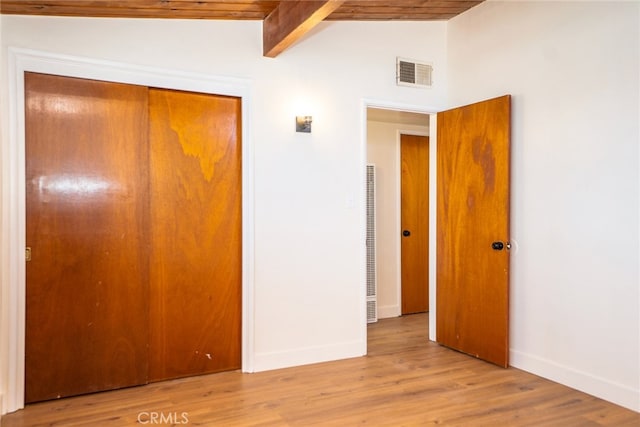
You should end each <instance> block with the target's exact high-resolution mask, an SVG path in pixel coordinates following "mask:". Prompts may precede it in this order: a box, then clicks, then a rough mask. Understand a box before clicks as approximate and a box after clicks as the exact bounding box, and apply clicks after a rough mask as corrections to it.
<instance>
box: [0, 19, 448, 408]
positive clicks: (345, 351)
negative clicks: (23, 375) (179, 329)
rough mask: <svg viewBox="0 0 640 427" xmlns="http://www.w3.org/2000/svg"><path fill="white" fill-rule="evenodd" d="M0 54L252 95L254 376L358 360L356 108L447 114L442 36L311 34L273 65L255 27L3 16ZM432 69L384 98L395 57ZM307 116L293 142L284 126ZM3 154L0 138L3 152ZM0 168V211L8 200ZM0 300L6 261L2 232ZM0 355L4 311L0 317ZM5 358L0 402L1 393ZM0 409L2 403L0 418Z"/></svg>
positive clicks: (361, 339) (3, 382) (412, 28)
mask: <svg viewBox="0 0 640 427" xmlns="http://www.w3.org/2000/svg"><path fill="white" fill-rule="evenodd" d="M0 22H1V25H2V27H1V28H2V51H1V55H2V68H3V70H6V69H7V68H8V62H7V48H8V47H9V46H11V47H17V48H28V49H35V50H40V51H47V52H51V53H56V54H65V55H73V56H79V57H87V58H93V59H100V60H109V61H116V62H119V63H124V64H133V65H141V66H148V67H155V68H160V69H168V70H179V71H184V72H189V73H200V74H203V75H213V76H229V77H240V78H244V79H247V80H249V81H250V82H251V88H252V89H251V99H252V102H251V111H249V120H250V123H249V128H250V132H251V136H252V140H251V141H245V144H250V146H251V149H252V153H251V155H252V157H253V162H254V167H253V171H252V172H253V177H254V182H253V194H252V197H253V200H254V206H255V209H254V212H252V213H251V214H252V221H253V224H254V228H255V235H254V248H253V250H254V254H255V263H254V266H253V271H254V275H255V277H254V289H255V294H254V295H253V297H254V303H255V310H254V312H253V313H251V315H252V316H253V318H254V320H255V324H254V327H255V329H254V330H255V335H254V336H253V337H252V344H253V347H254V354H253V362H254V366H253V369H255V370H264V369H272V368H278V367H282V366H290V365H297V364H304V363H311V362H319V361H324V360H331V359H337V358H343V357H351V356H358V355H361V354H363V353H364V351H365V348H366V323H365V320H366V317H365V311H364V308H365V298H364V297H365V288H364V198H363V196H364V170H363V167H362V166H363V165H364V162H365V158H364V153H365V148H364V135H363V132H364V131H363V120H364V117H363V108H362V105H363V99H375V100H380V101H382V102H383V103H384V102H390V103H400V104H407V105H416V106H422V107H424V108H425V109H430V110H436V109H439V108H442V107H443V106H444V103H445V90H446V61H445V59H446V55H445V47H446V43H445V38H446V24H445V23H441V22H437V23H416V22H413V23H412V22H405V23H392V22H387V23H323V24H321V25H320V26H319V27H318V28H317V29H315V30H314V31H313V34H311V35H309V36H307V37H306V38H305V40H303V41H302V42H301V43H299V44H298V45H296V46H294V47H292V48H291V49H290V50H287V51H286V52H285V53H283V54H282V55H280V56H279V57H278V58H276V59H269V58H263V57H262V53H261V52H262V43H261V40H262V32H261V30H262V28H261V23H260V22H255V21H245V22H238V21H181V20H136V19H121V20H118V19H82V18H45V17H20V16H8V15H3V16H1V17H0ZM396 56H404V57H409V58H415V59H423V60H426V61H430V62H433V64H434V68H435V71H434V81H435V86H434V88H433V89H431V90H430V91H428V92H426V93H425V91H422V90H415V89H411V88H406V87H397V86H396V85H395V57H396ZM8 84H9V83H8V78H7V77H6V74H3V75H2V81H1V86H0V100H1V105H0V107H1V111H2V115H1V116H0V122H1V123H6V122H7V121H8V118H9V116H8V108H9V107H8V102H9V101H8V98H9V96H8V90H9V87H8ZM296 114H305V115H306V114H311V115H313V133H312V134H310V135H309V134H296V133H295V132H294V116H295V115H296ZM9 144H10V141H9V138H8V135H7V133H6V132H3V133H2V152H3V153H6V152H7V147H8V145H9ZM8 170H9V164H8V163H7V160H6V159H3V163H2V179H3V187H2V203H3V207H2V208H3V212H4V210H5V209H6V206H7V202H8V200H9V199H10V198H11V197H15V194H13V193H12V192H11V191H10V188H9V187H8V184H7V180H8V178H9V172H8ZM2 227H3V228H2V235H3V240H2V259H1V260H0V261H1V262H2V267H3V270H2V271H3V273H2V274H3V276H2V295H5V293H6V292H7V289H8V286H9V280H8V278H7V277H6V273H5V272H6V269H5V267H7V268H8V262H9V261H8V257H9V255H8V254H9V253H10V251H21V250H23V248H12V247H9V244H8V241H7V239H6V237H5V236H6V235H7V234H8V225H7V224H6V222H3V225H2ZM2 310H3V311H2V313H3V317H2V322H3V324H2V325H0V326H1V327H2V328H1V329H0V331H3V333H2V340H1V341H0V345H1V346H2V347H1V348H2V351H3V353H2V355H3V356H4V354H5V353H4V351H6V346H7V342H8V340H7V332H6V331H5V329H6V318H5V317H4V314H5V313H6V310H7V306H6V304H5V305H4V306H3V307H2ZM6 360H7V359H6V358H4V357H3V358H2V359H0V368H1V370H0V375H1V376H0V386H1V388H0V390H4V391H6V387H7V373H6V369H7V365H6V363H7V362H6ZM7 409H15V408H7V399H6V398H5V407H4V408H3V411H6V410H7Z"/></svg>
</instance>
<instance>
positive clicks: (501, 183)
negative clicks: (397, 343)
mask: <svg viewBox="0 0 640 427" xmlns="http://www.w3.org/2000/svg"><path fill="white" fill-rule="evenodd" d="M509 144H510V97H509V96H504V97H500V98H495V99H492V100H489V101H484V102H479V103H476V104H472V105H469V106H465V107H461V108H455V109H453V110H449V111H445V112H442V113H438V160H437V165H438V172H437V174H438V178H437V182H438V184H437V187H438V195H437V199H438V201H437V205H438V206H437V233H438V235H437V248H438V249H437V270H436V271H437V272H436V275H437V285H436V286H437V295H438V299H437V307H436V309H437V320H438V321H437V331H436V333H437V339H438V342H440V343H442V344H444V345H447V346H449V347H452V348H455V349H457V350H460V351H463V352H465V353H468V354H471V355H473V356H476V357H479V358H481V359H484V360H488V361H491V362H493V363H496V364H498V365H500V366H507V365H508V359H509V252H508V251H507V250H506V249H503V250H501V251H496V250H493V249H492V246H491V245H492V243H493V242H495V241H501V242H503V243H505V244H506V242H508V241H509V178H510V168H509V162H510V145H509Z"/></svg>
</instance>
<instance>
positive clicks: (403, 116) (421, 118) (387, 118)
mask: <svg viewBox="0 0 640 427" xmlns="http://www.w3.org/2000/svg"><path fill="white" fill-rule="evenodd" d="M367 120H370V121H374V122H387V123H398V124H402V125H417V126H429V115H428V114H422V113H412V112H408V111H398V110H385V109H382V108H367Z"/></svg>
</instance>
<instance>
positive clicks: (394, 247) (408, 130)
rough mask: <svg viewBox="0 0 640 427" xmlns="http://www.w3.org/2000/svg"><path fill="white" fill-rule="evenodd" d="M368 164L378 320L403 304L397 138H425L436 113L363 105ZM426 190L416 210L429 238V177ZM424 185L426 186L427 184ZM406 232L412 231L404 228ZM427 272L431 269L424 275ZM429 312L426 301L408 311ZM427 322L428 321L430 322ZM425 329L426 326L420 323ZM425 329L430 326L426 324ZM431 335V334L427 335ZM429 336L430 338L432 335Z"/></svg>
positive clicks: (398, 310)
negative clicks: (371, 168)
mask: <svg viewBox="0 0 640 427" xmlns="http://www.w3.org/2000/svg"><path fill="white" fill-rule="evenodd" d="M365 108H366V113H367V115H366V117H367V122H366V124H367V133H366V134H367V140H366V145H367V150H366V151H367V163H368V164H374V165H375V166H376V206H377V209H376V219H377V220H376V235H377V240H378V243H377V245H376V251H377V252H376V258H377V275H376V276H377V307H378V318H381V319H383V318H388V317H397V316H400V315H401V314H402V313H403V311H404V310H403V303H402V290H403V286H402V282H403V280H402V279H403V278H402V259H403V257H402V245H403V243H404V242H403V241H402V239H407V238H411V237H408V236H403V234H402V232H403V231H404V230H403V228H402V227H403V225H402V219H401V212H402V200H401V192H402V185H401V184H402V182H401V181H402V180H401V176H402V155H401V138H402V135H407V136H408V137H409V138H411V137H416V138H418V139H423V141H424V140H428V139H429V134H430V131H429V129H430V128H432V127H433V125H432V123H431V122H434V119H435V117H432V116H431V115H430V114H429V113H428V112H420V111H417V112H416V111H408V109H403V108H402V106H400V107H397V106H382V105H380V106H378V105H376V106H372V105H367V106H365ZM434 149H435V144H433V145H432V144H429V146H428V149H427V151H428V153H427V154H428V160H427V167H428V169H429V172H428V174H427V175H430V174H431V173H432V169H433V171H434V170H435V168H430V167H429V163H431V162H433V160H434V157H433V155H432V153H433V152H434ZM428 181H429V182H428V188H427V189H425V191H426V192H427V195H426V197H425V200H424V204H423V205H422V207H421V208H420V209H426V212H425V218H429V219H428V220H427V221H426V224H425V226H426V230H425V231H426V232H427V234H428V235H429V236H432V235H435V233H428V231H429V229H433V228H432V227H435V222H433V221H432V215H430V211H431V208H430V207H431V206H433V204H432V201H431V198H432V196H433V195H434V194H435V192H434V191H433V190H432V189H431V188H430V187H431V186H432V180H431V179H428ZM425 184H426V183H425ZM426 185H427V184H426ZM407 231H409V232H411V230H407ZM426 240H427V241H426V243H425V247H424V248H423V249H424V253H423V254H424V255H426V252H427V251H429V250H430V249H431V248H430V247H431V245H432V243H431V238H430V237H427V239H426ZM426 262H427V263H428V265H427V266H425V267H428V271H429V272H430V271H435V270H434V269H432V268H431V264H432V263H433V259H428V261H426ZM429 274H430V273H429ZM429 282H431V283H434V282H433V278H431V277H428V278H427V283H425V286H426V287H427V289H424V290H425V295H424V296H425V297H427V296H428V293H429V292H431V289H429V288H432V287H433V286H431V287H429ZM418 311H429V312H430V313H429V315H430V316H431V311H432V309H429V307H428V303H427V307H426V309H425V310H413V309H411V312H418ZM406 313H408V312H406ZM431 323H432V322H430V324H431ZM425 327H426V325H425ZM429 329H430V332H431V329H432V327H431V326H430V327H429ZM430 336H431V337H433V336H432V335H431V334H430ZM432 339H433V338H432Z"/></svg>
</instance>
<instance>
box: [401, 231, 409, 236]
mask: <svg viewBox="0 0 640 427" xmlns="http://www.w3.org/2000/svg"><path fill="white" fill-rule="evenodd" d="M402 235H403V236H404V237H409V236H411V232H410V231H409V230H403V231H402Z"/></svg>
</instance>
